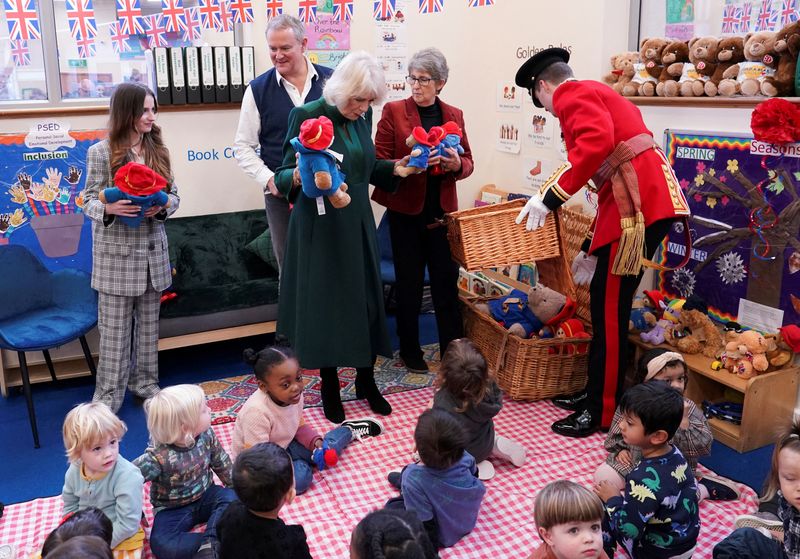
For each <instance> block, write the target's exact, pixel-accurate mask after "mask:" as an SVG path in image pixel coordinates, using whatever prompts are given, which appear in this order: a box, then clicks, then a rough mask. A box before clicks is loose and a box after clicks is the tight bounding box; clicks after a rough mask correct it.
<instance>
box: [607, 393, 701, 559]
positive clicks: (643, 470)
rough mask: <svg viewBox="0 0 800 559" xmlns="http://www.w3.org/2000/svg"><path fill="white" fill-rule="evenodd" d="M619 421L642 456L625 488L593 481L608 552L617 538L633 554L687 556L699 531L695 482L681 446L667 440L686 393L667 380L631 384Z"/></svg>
mask: <svg viewBox="0 0 800 559" xmlns="http://www.w3.org/2000/svg"><path fill="white" fill-rule="evenodd" d="M620 409H621V410H622V419H621V420H620V423H619V427H620V430H621V431H622V437H623V440H624V441H625V443H626V444H628V445H629V446H637V447H639V448H641V450H642V461H641V462H640V463H639V464H638V465H637V466H636V467H635V468H634V469H633V470H632V471H631V472H630V473H629V474H628V475H627V476H626V477H625V490H624V492H623V493H622V494H620V493H619V491H618V490H617V489H616V488H615V487H614V486H613V485H612V484H610V483H608V482H607V481H601V482H600V483H598V484H597V485H596V486H595V493H597V495H598V496H599V497H600V498H601V499H602V500H603V502H604V503H605V507H606V513H607V515H608V517H607V520H608V526H607V527H606V528H607V529H606V530H604V531H606V532H607V535H608V536H609V538H608V540H607V541H606V542H605V543H606V546H605V547H606V552H607V553H608V555H609V557H611V556H613V551H614V549H615V548H616V545H617V544H620V545H622V546H623V547H624V548H625V549H626V550H627V552H628V555H630V557H632V558H633V559H645V558H646V559H688V558H689V557H691V556H692V553H693V552H694V548H695V545H696V543H697V534H698V532H699V531H700V515H699V512H698V508H697V485H696V483H695V479H694V476H693V475H692V470H691V468H690V467H689V464H688V463H687V462H686V458H684V456H683V454H681V451H680V450H678V448H677V447H674V446H672V445H671V444H670V443H669V441H670V440H671V439H672V437H673V436H674V435H675V431H676V430H677V429H678V425H680V422H681V419H683V398H682V397H681V395H680V394H679V393H678V392H677V391H676V390H675V389H674V388H670V387H669V386H667V385H665V384H663V383H660V382H659V383H644V384H638V385H636V386H634V387H632V388H630V389H629V390H628V391H627V392H625V394H624V395H623V396H622V401H621V402H620Z"/></svg>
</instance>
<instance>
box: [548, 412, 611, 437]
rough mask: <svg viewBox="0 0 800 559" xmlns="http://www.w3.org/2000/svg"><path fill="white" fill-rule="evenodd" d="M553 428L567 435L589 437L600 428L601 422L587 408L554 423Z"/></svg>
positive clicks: (560, 433)
mask: <svg viewBox="0 0 800 559" xmlns="http://www.w3.org/2000/svg"><path fill="white" fill-rule="evenodd" d="M551 429H553V431H555V432H556V433H558V434H559V435H563V436H565V437H574V438H581V437H588V436H589V435H591V434H593V433H596V432H597V431H599V430H600V424H599V423H597V422H596V421H595V420H594V419H593V418H592V414H591V413H589V412H588V411H586V410H583V411H579V412H577V411H576V412H575V413H573V414H572V415H568V416H567V417H565V418H564V419H560V420H558V421H556V422H555V423H553V425H552V426H551Z"/></svg>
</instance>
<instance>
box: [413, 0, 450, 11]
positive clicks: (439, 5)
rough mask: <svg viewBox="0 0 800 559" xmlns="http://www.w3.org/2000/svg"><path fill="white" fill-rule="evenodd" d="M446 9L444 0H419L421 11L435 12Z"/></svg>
mask: <svg viewBox="0 0 800 559" xmlns="http://www.w3.org/2000/svg"><path fill="white" fill-rule="evenodd" d="M443 9H444V0H419V13H421V14H434V13H436V12H441V11H442V10H443Z"/></svg>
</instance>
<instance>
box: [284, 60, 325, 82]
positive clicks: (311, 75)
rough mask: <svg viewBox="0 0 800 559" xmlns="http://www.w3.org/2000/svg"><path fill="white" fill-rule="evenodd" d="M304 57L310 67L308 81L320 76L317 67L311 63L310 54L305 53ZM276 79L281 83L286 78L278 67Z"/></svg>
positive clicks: (307, 66)
mask: <svg viewBox="0 0 800 559" xmlns="http://www.w3.org/2000/svg"><path fill="white" fill-rule="evenodd" d="M303 58H305V59H306V68H308V75H307V76H306V81H308V80H312V79H314V78H318V77H319V74H317V69H316V68H314V65H313V64H312V63H311V61H310V60H309V59H308V56H306V55H305V54H304V55H303ZM275 79H276V80H277V81H278V85H281V80H283V79H285V78H284V77H283V76H282V75H281V73H280V72H278V70H277V69H276V70H275Z"/></svg>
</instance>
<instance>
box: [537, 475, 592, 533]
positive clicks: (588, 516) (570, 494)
mask: <svg viewBox="0 0 800 559" xmlns="http://www.w3.org/2000/svg"><path fill="white" fill-rule="evenodd" d="M533 506H534V509H533V518H534V520H535V521H536V525H537V526H538V527H539V528H544V529H545V530H549V529H550V528H552V527H553V526H558V525H559V524H566V523H568V522H591V521H592V520H600V519H601V518H603V503H602V501H600V497H598V496H597V495H595V494H594V493H593V492H592V491H590V490H589V489H586V488H585V487H583V486H582V485H578V484H577V483H575V482H574V481H567V480H563V479H562V480H558V481H553V482H551V483H548V484H547V485H545V486H544V487H543V488H542V490H541V491H539V494H538V495H536V503H535V504H534V505H533Z"/></svg>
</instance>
